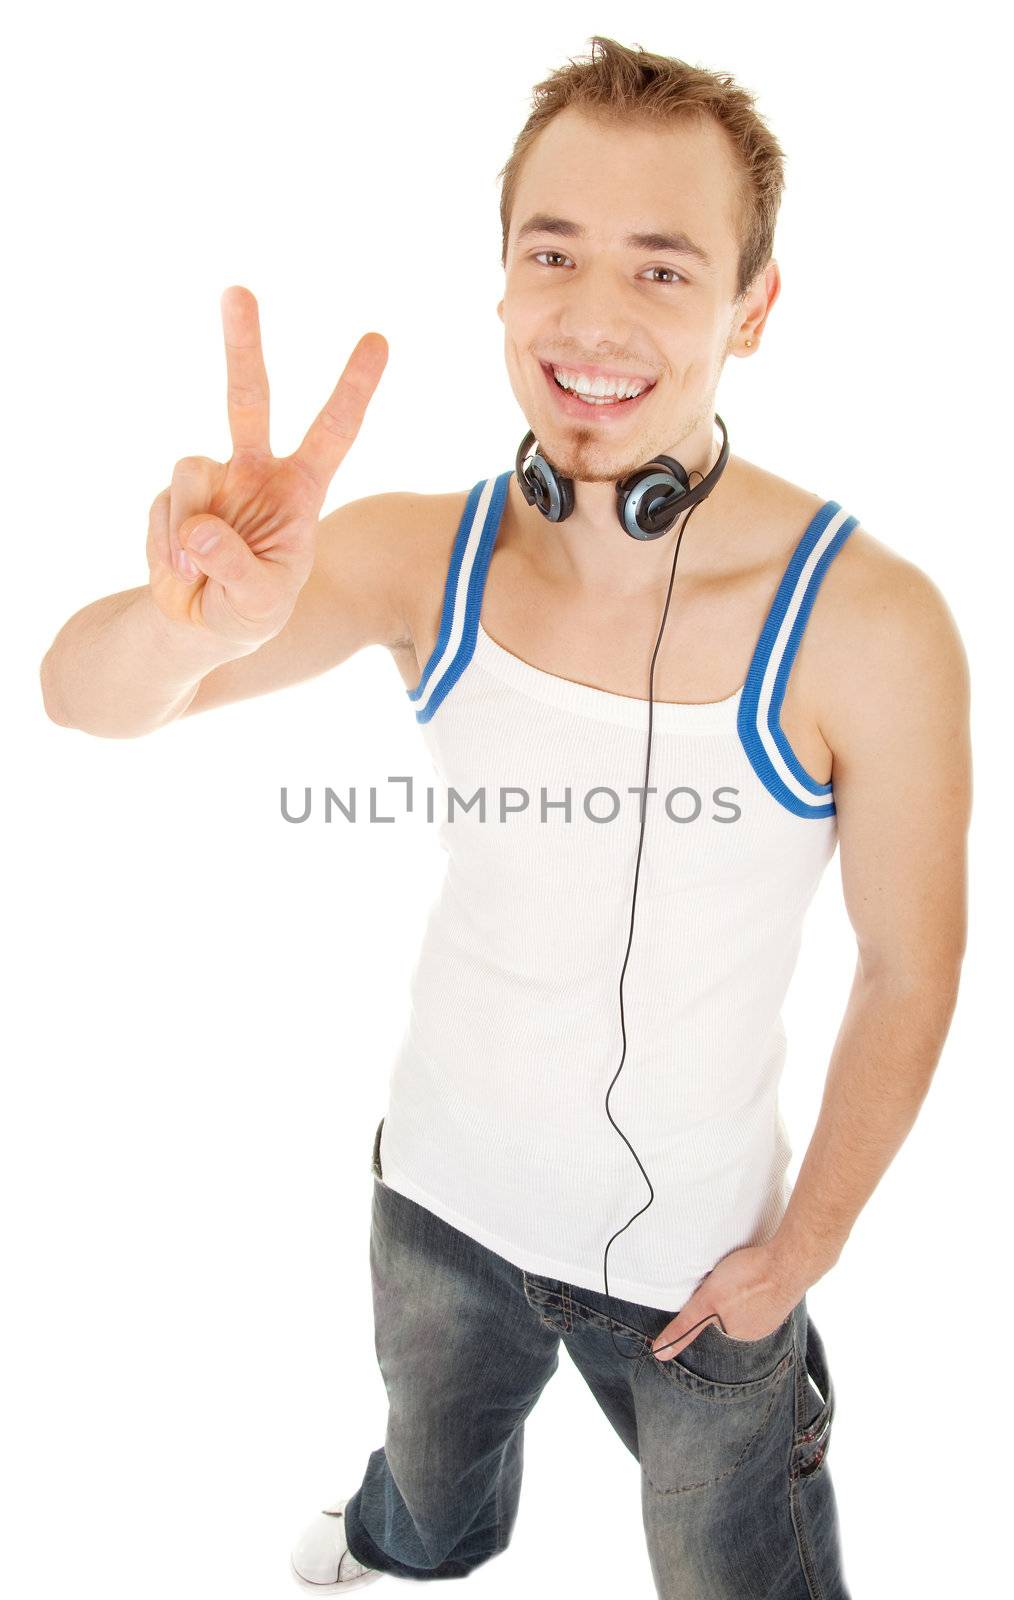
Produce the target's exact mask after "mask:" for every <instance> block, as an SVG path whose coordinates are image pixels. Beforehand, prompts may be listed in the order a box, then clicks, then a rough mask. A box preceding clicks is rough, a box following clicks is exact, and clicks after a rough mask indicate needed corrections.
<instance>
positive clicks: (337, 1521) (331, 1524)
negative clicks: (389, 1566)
mask: <svg viewBox="0 0 1014 1600" xmlns="http://www.w3.org/2000/svg"><path fill="white" fill-rule="evenodd" d="M346 1503H347V1501H346V1500H339V1501H337V1503H336V1504H335V1505H333V1506H329V1507H328V1508H327V1509H326V1510H325V1511H320V1512H318V1513H317V1515H316V1516H315V1517H314V1519H313V1521H312V1522H311V1523H310V1524H309V1526H308V1527H307V1528H306V1529H305V1530H304V1532H303V1534H302V1536H301V1537H300V1539H299V1542H298V1544H297V1545H296V1547H295V1549H294V1550H293V1552H292V1557H291V1561H292V1575H293V1577H294V1578H295V1580H296V1582H297V1583H299V1584H302V1586H303V1588H304V1589H316V1590H317V1591H318V1592H320V1591H321V1590H323V1591H325V1592H327V1591H328V1590H338V1589H340V1590H341V1592H342V1594H344V1593H345V1591H346V1590H347V1589H355V1588H358V1587H359V1586H360V1585H364V1586H365V1585H366V1584H368V1583H374V1582H375V1581H376V1579H377V1578H382V1577H383V1576H384V1574H383V1573H382V1572H378V1571H377V1570H376V1568H375V1567H364V1566H363V1563H362V1562H361V1561H357V1560H356V1558H355V1556H354V1555H353V1554H352V1551H351V1550H350V1549H349V1547H348V1543H347V1541H346V1538H345V1517H344V1515H343V1513H344V1511H345V1506H346Z"/></svg>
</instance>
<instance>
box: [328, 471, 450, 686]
mask: <svg viewBox="0 0 1014 1600" xmlns="http://www.w3.org/2000/svg"><path fill="white" fill-rule="evenodd" d="M467 498H468V490H462V491H461V492H460V493H459V492H457V491H455V492H451V493H444V494H423V493H419V492H417V491H415V490H408V489H404V490H391V491H387V492H385V493H381V494H373V495H365V496H363V497H362V498H360V499H358V500H351V501H348V502H347V503H346V504H345V505H342V506H338V507H337V508H336V509H335V510H334V511H332V512H330V513H329V514H328V515H327V516H326V517H323V518H322V519H321V522H320V527H319V536H318V543H317V560H316V569H317V570H316V574H315V576H316V579H317V582H318V584H319V586H320V587H321V589H322V590H326V591H327V592H328V593H329V594H330V596H331V597H332V601H333V603H334V605H335V606H336V607H337V608H339V609H341V608H342V607H343V605H344V601H345V597H346V595H347V594H352V593H354V594H355V595H356V596H357V597H358V600H359V603H360V606H362V605H363V603H364V601H365V600H366V598H367V596H373V597H375V599H376V601H377V603H378V604H379V605H382V607H383V617H382V620H381V621H380V622H379V623H378V624H377V625H376V626H375V627H374V637H375V638H376V639H377V641H378V642H380V643H383V644H384V645H386V646H387V648H388V649H390V650H391V651H392V652H393V653H394V654H395V657H396V659H397V658H398V657H399V656H403V655H407V656H409V657H411V656H412V655H413V653H414V648H415V641H416V626H417V624H416V618H417V617H418V616H419V615H420V612H421V613H422V615H424V616H425V615H426V614H427V612H428V608H429V597H430V595H431V593H432V591H433V590H434V588H436V589H437V590H438V592H439V594H440V595H442V593H443V577H444V575H445V574H446V571H447V566H448V563H449V561H450V555H451V549H452V547H453V544H454V535H455V531H456V529H457V525H458V520H459V518H460V516H461V511H462V509H463V508H464V505H465V501H466V500H467Z"/></svg>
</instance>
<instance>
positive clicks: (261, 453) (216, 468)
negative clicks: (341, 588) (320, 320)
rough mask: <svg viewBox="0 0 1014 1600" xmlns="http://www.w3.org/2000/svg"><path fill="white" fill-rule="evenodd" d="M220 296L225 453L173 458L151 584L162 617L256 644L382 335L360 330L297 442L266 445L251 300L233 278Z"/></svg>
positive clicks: (306, 565) (310, 549) (286, 608)
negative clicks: (288, 447)
mask: <svg viewBox="0 0 1014 1600" xmlns="http://www.w3.org/2000/svg"><path fill="white" fill-rule="evenodd" d="M221 306H222V324H223V329H224V333H225V354H226V365H227V374H228V391H227V400H228V410H229V430H230V433H231V435H232V456H231V458H230V459H229V461H227V462H225V463H222V462H220V461H213V460H211V459H210V457H208V456H184V457H183V459H182V460H180V461H177V463H176V466H175V467H174V469H173V475H172V483H171V484H170V486H169V487H168V488H167V489H163V490H162V492H161V494H159V495H158V496H157V497H156V499H155V500H154V501H153V503H152V507H151V511H150V513H149V525H148V544H147V556H148V568H149V587H150V589H151V594H152V599H153V600H154V603H155V605H156V606H157V607H158V608H159V610H160V611H162V612H163V613H164V614H165V615H166V616H168V617H171V618H173V619H174V620H176V621H178V622H189V623H191V624H192V625H193V626H194V627H195V628H203V629H205V630H207V632H208V633H210V634H213V635H215V636H217V637H219V638H221V639H224V640H226V641H227V642H229V643H231V644H235V645H237V646H242V647H245V648H249V649H256V648H257V647H258V646H259V645H261V644H263V643H264V642H265V641H266V640H267V639H270V638H273V637H274V635H275V634H276V633H278V632H279V631H280V630H281V628H283V627H284V625H285V623H286V621H287V620H288V618H289V616H290V614H291V612H292V609H293V606H294V605H295V603H296V598H297V596H298V594H299V591H300V589H301V588H302V587H303V584H304V583H305V582H306V580H307V578H308V577H309V575H310V572H311V569H312V567H313V559H314V546H315V541H316V533H317V523H318V520H319V515H320V508H321V506H322V505H323V503H324V498H325V496H326V494H327V491H328V486H329V485H330V482H331V479H332V478H333V477H334V475H335V473H336V471H337V470H338V468H339V466H340V465H341V463H342V461H343V460H344V459H345V456H346V453H347V452H348V449H349V447H350V445H351V444H352V442H353V440H354V439H355V438H356V435H357V434H358V432H359V428H360V424H361V423H362V420H363V417H364V415H365V414H366V408H367V406H368V405H369V403H370V400H371V398H372V396H373V392H374V390H375V389H376V387H377V384H378V382H379V381H380V375H381V373H382V372H383V370H384V367H385V366H386V364H387V355H388V346H387V341H386V339H385V338H384V336H383V334H380V333H364V334H363V336H362V338H361V339H360V340H359V343H358V344H357V345H356V347H355V349H354V350H353V351H352V354H351V355H350V356H349V359H348V361H347V362H346V364H345V370H344V371H343V372H342V375H341V377H340V378H339V379H338V382H337V384H336V385H335V388H334V391H333V393H332V394H331V397H330V399H329V400H328V402H327V404H326V405H325V406H324V409H323V410H322V411H321V412H320V413H319V414H318V416H317V417H316V419H315V420H314V422H313V423H311V425H310V427H309V429H308V430H307V432H306V434H305V436H304V438H303V441H302V443H301V444H300V446H299V448H298V449H297V450H295V451H294V452H293V454H292V455H290V456H274V455H272V453H271V445H270V442H269V439H268V375H267V371H266V370H265V366H264V355H263V352H262V350H261V337H260V321H259V317H258V311H257V301H256V299H255V298H254V296H253V294H251V292H250V290H249V289H244V288H243V287H241V286H240V285H233V286H232V287H231V288H228V289H226V290H225V292H224V293H223V295H222V300H221ZM206 533H207V534H210V535H211V539H210V542H207V541H205V540H204V535H205V534H206Z"/></svg>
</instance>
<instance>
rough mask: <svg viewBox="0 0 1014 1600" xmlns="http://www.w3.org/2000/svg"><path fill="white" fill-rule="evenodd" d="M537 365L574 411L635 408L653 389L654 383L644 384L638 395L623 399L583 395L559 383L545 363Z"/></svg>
mask: <svg viewBox="0 0 1014 1600" xmlns="http://www.w3.org/2000/svg"><path fill="white" fill-rule="evenodd" d="M539 365H540V366H541V367H542V370H543V372H544V373H545V375H546V380H547V382H548V383H551V384H552V386H553V388H554V389H555V390H556V392H557V393H558V394H559V395H561V396H562V397H563V399H564V400H566V401H569V402H570V404H571V406H572V407H573V408H574V409H576V408H577V407H578V406H580V407H582V408H583V409H584V410H586V411H605V410H612V411H616V410H619V409H620V408H621V407H623V406H636V405H637V404H638V403H639V402H640V401H642V400H643V399H644V398H645V396H646V395H649V394H650V393H651V391H652V390H653V389H654V387H655V385H654V383H649V384H646V385H645V387H644V388H643V389H642V390H641V391H640V393H639V394H635V395H627V396H625V397H624V398H623V399H620V398H619V397H618V396H616V395H583V394H581V393H580V391H579V390H577V389H568V388H567V386H566V384H563V383H560V381H559V379H558V378H557V376H556V374H555V373H554V371H553V369H552V367H551V366H547V365H546V363H545V362H541V361H540V363H539Z"/></svg>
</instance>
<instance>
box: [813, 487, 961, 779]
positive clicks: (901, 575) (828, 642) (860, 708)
mask: <svg viewBox="0 0 1014 1600" xmlns="http://www.w3.org/2000/svg"><path fill="white" fill-rule="evenodd" d="M846 509H847V508H846ZM806 632H807V634H810V635H811V638H810V641H809V661H810V663H811V669H812V666H813V664H814V663H816V662H818V661H819V663H820V687H819V691H817V692H816V698H815V704H818V705H819V725H820V728H821V732H822V734H823V735H824V737H825V739H826V741H827V743H828V745H829V747H830V748H831V749H832V750H833V751H835V750H840V749H841V747H842V746H843V744H844V743H845V741H846V740H847V739H848V738H849V736H850V733H854V732H855V731H856V730H857V729H858V728H859V727H860V726H861V725H865V726H866V727H867V728H873V726H874V724H878V725H882V726H883V727H885V728H886V727H887V726H889V725H890V723H891V721H892V718H893V719H901V720H902V721H903V720H904V719H905V717H906V716H912V715H914V714H916V711H917V708H918V707H919V706H920V705H923V706H925V707H926V708H927V711H928V713H929V714H932V713H933V708H936V712H937V714H939V715H948V716H953V715H956V714H959V713H960V712H961V708H962V707H963V706H964V705H965V704H966V703H967V699H968V693H969V675H968V660H967V656H966V652H965V647H964V644H963V641H962V638H961V634H960V632H959V630H958V626H957V623H956V621H955V618H954V615H953V613H952V611H951V608H950V606H949V605H948V603H947V599H946V597H945V595H944V594H943V592H942V590H941V589H940V587H939V586H938V584H937V583H936V582H935V581H934V580H933V578H931V577H930V575H929V573H927V572H926V571H925V570H924V569H923V568H922V567H920V566H919V565H918V563H917V562H915V561H913V560H911V559H909V558H908V557H907V556H903V555H902V554H901V553H900V552H899V551H898V550H897V549H895V548H893V547H892V545H891V544H890V543H889V542H888V541H887V540H886V539H884V538H881V537H878V536H877V535H876V534H874V533H872V532H871V531H870V530H869V529H867V528H864V527H862V526H859V527H856V528H854V529H853V531H852V532H851V533H850V534H849V536H848V537H847V539H846V540H845V543H844V544H843V545H842V547H841V549H840V550H839V551H838V553H837V555H836V556H835V558H834V559H833V561H832V562H831V565H830V566H829V567H828V569H827V572H826V573H825V576H824V579H823V582H822V584H821V589H820V598H819V601H818V603H817V604H816V605H815V606H814V610H813V614H812V616H811V618H810V620H809V622H808V623H807V630H806ZM804 638H805V635H804Z"/></svg>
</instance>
